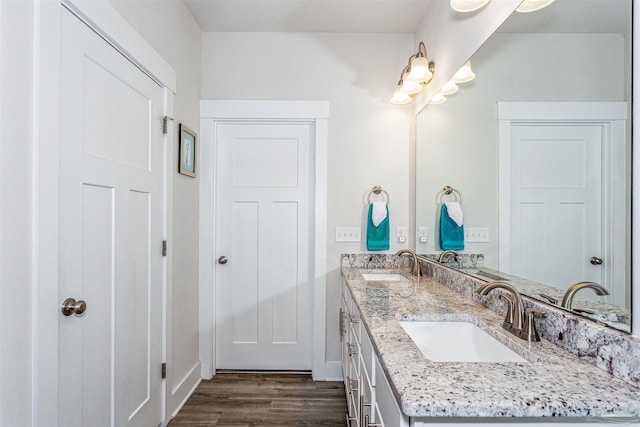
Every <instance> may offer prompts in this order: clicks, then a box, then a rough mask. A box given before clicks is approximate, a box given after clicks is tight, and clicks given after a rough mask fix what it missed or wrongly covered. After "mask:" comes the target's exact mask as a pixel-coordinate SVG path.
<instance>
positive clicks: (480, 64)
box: [415, 0, 631, 331]
mask: <svg viewBox="0 0 640 427" xmlns="http://www.w3.org/2000/svg"><path fill="white" fill-rule="evenodd" d="M472 63H473V68H474V72H475V74H476V78H475V80H474V81H473V82H471V83H469V84H467V85H465V87H464V88H461V89H460V91H459V92H458V93H457V94H455V95H452V96H450V97H449V98H448V100H447V102H446V103H444V104H441V105H430V106H427V107H426V108H425V109H424V110H423V111H422V112H421V113H420V114H419V115H418V117H417V118H416V224H415V225H416V230H417V231H418V234H420V231H421V229H422V230H423V233H424V227H427V228H428V238H427V242H426V243H424V242H420V237H419V236H418V238H417V239H416V241H417V242H418V243H416V252H417V253H420V254H439V252H440V251H441V249H440V248H439V247H438V235H437V232H438V221H439V218H438V217H439V206H438V204H437V200H436V195H437V194H438V193H439V192H440V191H441V190H442V188H443V187H444V186H447V185H449V186H451V187H453V188H455V189H457V190H458V191H459V192H460V193H461V194H462V196H463V198H464V204H463V206H462V209H463V211H464V227H465V230H466V233H467V234H469V233H470V232H474V231H477V232H478V235H479V236H482V237H484V236H485V233H484V232H485V231H488V239H487V240H488V242H475V243H474V242H468V241H467V242H465V248H464V250H463V251H459V252H460V253H461V255H462V256H460V257H459V258H458V262H457V263H456V262H454V263H453V265H454V266H457V267H461V270H462V271H465V272H466V273H469V274H474V275H476V276H477V277H479V278H481V279H483V280H487V281H489V280H492V279H491V277H501V278H506V279H509V280H511V281H512V282H514V284H517V285H518V286H519V287H520V288H521V291H522V293H524V294H526V295H528V296H530V297H533V298H536V299H539V300H541V301H544V302H546V303H549V304H554V305H557V306H559V307H560V306H562V300H563V297H564V296H566V295H565V294H566V293H567V292H568V289H569V288H570V287H571V286H572V285H574V284H576V283H578V282H596V283H598V284H599V285H600V286H602V288H603V289H604V290H606V293H608V295H601V296H600V295H598V294H596V292H594V289H593V288H594V287H588V286H587V287H578V288H579V289H577V291H576V292H575V294H573V295H572V298H571V301H572V303H571V307H563V308H567V309H569V308H570V309H571V310H572V311H574V312H577V313H581V314H583V315H585V316H587V317H590V318H592V319H596V320H600V321H604V322H607V323H608V324H609V325H610V326H613V327H616V328H618V329H621V330H626V331H629V329H630V326H629V325H630V312H629V310H630V304H631V292H630V291H631V289H630V287H631V285H630V283H631V280H630V236H631V234H630V220H631V215H630V213H631V212H630V209H631V208H630V206H631V204H630V202H631V200H630V197H631V196H630V194H631V186H630V179H631V166H630V153H631V111H630V110H631V108H630V105H631V0H556V1H555V2H554V3H553V4H552V5H550V6H549V7H547V8H545V9H543V10H540V11H538V12H534V13H528V14H519V13H514V14H512V15H511V17H510V18H509V19H507V21H506V22H505V23H504V24H503V25H502V26H501V28H500V29H499V30H498V31H497V32H496V33H495V34H494V35H493V36H492V37H491V38H490V39H489V40H488V41H487V42H486V43H485V44H484V45H483V46H482V47H481V48H480V49H479V50H478V52H476V54H475V55H474V56H473V58H472ZM594 111H595V113H594ZM499 119H500V120H499ZM477 228H480V229H481V230H474V229H477ZM423 240H424V239H423ZM465 254H482V255H483V256H475V255H474V256H472V257H470V256H468V255H465ZM469 260H473V262H469ZM580 288H583V289H580ZM574 290H575V289H574ZM602 293H605V292H602Z"/></svg>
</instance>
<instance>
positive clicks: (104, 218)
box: [58, 9, 164, 427]
mask: <svg viewBox="0 0 640 427" xmlns="http://www.w3.org/2000/svg"><path fill="white" fill-rule="evenodd" d="M61 30H62V36H61V45H62V49H61V67H62V69H61V73H60V74H61V106H60V115H61V140H60V195H59V197H60V261H59V274H60V278H59V282H60V287H59V291H60V294H59V298H60V302H61V303H62V301H65V300H67V298H73V299H74V300H76V301H80V300H81V301H85V302H86V310H84V312H83V313H79V312H78V311H81V310H76V312H75V313H74V312H73V311H71V312H68V313H66V314H63V313H59V326H58V327H59V378H60V379H61V380H60V385H59V396H60V398H59V414H60V415H59V417H60V419H59V421H58V425H60V426H92V427H94V426H95V427H98V426H134V425H136V426H157V425H159V424H160V423H161V422H162V378H161V364H162V329H161V328H162V253H161V245H162V229H161V226H162V215H163V213H162V212H163V208H162V174H163V166H162V156H163V140H162V125H161V124H162V112H163V105H164V97H163V89H162V88H161V87H160V86H158V85H157V84H156V83H154V82H153V81H152V80H151V79H150V78H149V77H148V76H147V75H145V74H144V73H143V72H141V71H140V70H139V69H138V68H137V67H136V66H135V65H134V64H132V63H131V62H129V61H128V60H127V59H126V58H125V57H124V56H123V55H121V54H120V53H119V52H117V51H116V50H115V49H113V47H111V46H110V45H109V44H108V43H106V42H105V41H104V40H103V39H102V38H100V37H99V36H98V35H97V34H95V33H94V32H93V31H92V30H91V29H89V28H88V27H87V26H86V25H85V24H83V23H82V22H81V21H79V20H78V19H77V18H76V17H75V16H73V15H71V13H69V12H68V11H66V10H64V9H63V12H62V23H61ZM71 308H73V307H71ZM79 314H82V315H81V316H80V315H79Z"/></svg>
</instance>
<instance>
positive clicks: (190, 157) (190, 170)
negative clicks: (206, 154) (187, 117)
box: [178, 123, 198, 178]
mask: <svg viewBox="0 0 640 427" xmlns="http://www.w3.org/2000/svg"><path fill="white" fill-rule="evenodd" d="M197 139H198V135H197V134H196V133H195V132H194V131H192V130H191V129H189V128H188V127H186V126H185V125H183V124H182V123H180V153H179V156H178V157H179V160H178V163H179V164H178V172H180V173H181V174H183V175H187V176H190V177H192V178H195V177H196V165H197V161H198V155H197V150H196V148H197V145H196V144H197Z"/></svg>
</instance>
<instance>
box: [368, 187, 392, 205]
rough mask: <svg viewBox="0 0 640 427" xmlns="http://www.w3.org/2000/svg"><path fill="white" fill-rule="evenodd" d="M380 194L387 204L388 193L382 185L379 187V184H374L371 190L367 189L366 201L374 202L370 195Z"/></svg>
mask: <svg viewBox="0 0 640 427" xmlns="http://www.w3.org/2000/svg"><path fill="white" fill-rule="evenodd" d="M381 194H382V197H383V198H384V200H383V201H384V202H385V203H387V204H389V193H387V192H386V191H384V190H383V189H382V187H380V186H379V185H376V186H375V187H373V188H372V189H371V190H369V194H367V201H368V202H369V204H371V203H373V202H374V201H373V200H371V197H373V196H374V195H376V196H379V195H381Z"/></svg>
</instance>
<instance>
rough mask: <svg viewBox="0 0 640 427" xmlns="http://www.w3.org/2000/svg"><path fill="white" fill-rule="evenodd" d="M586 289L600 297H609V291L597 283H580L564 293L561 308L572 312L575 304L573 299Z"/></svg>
mask: <svg viewBox="0 0 640 427" xmlns="http://www.w3.org/2000/svg"><path fill="white" fill-rule="evenodd" d="M584 288H589V289H593V290H594V291H595V293H596V295H600V296H603V295H609V291H607V290H606V289H605V288H603V287H602V286H601V285H599V284H597V283H595V282H578V283H576V284H575V285H573V286H571V287H570V288H569V289H567V291H566V292H565V293H564V296H563V297H562V303H561V304H560V306H561V307H562V308H566V309H567V310H571V305H572V304H573V297H574V296H575V295H576V293H577V292H578V291H579V290H580V289H584Z"/></svg>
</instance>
